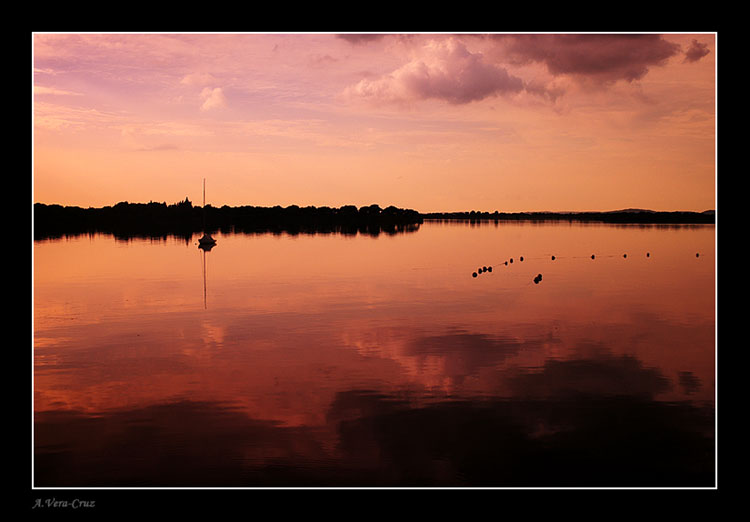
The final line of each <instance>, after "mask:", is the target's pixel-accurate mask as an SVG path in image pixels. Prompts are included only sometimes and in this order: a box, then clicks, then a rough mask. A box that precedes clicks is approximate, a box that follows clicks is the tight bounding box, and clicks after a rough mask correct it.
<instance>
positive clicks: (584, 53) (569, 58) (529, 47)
mask: <svg viewBox="0 0 750 522" xmlns="http://www.w3.org/2000/svg"><path fill="white" fill-rule="evenodd" d="M494 38H495V39H496V40H497V41H498V42H500V43H502V44H503V45H504V47H505V51H506V53H507V56H508V58H509V59H511V60H513V61H515V62H516V63H518V64H525V63H531V62H540V63H543V64H545V65H546V67H547V69H548V71H549V72H550V73H551V74H553V75H555V76H557V75H571V76H574V77H578V78H586V79H591V80H594V81H600V82H605V83H607V82H615V81H617V80H626V81H629V82H632V81H634V80H639V79H641V78H643V77H644V76H645V75H646V74H647V73H648V71H649V68H651V67H654V66H661V65H664V64H665V63H666V61H667V60H668V59H669V58H671V57H672V56H675V55H676V54H678V53H679V51H680V46H679V45H678V44H675V43H672V42H668V41H666V40H664V39H663V38H662V37H661V36H660V35H654V34H542V35H533V34H528V35H497V36H495V37H494Z"/></svg>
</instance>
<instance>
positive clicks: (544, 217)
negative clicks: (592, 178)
mask: <svg viewBox="0 0 750 522" xmlns="http://www.w3.org/2000/svg"><path fill="white" fill-rule="evenodd" d="M421 215H422V217H423V218H424V219H428V220H429V219H456V220H469V221H471V220H475V221H488V220H489V221H589V222H604V223H623V224H624V223H642V224H659V223H664V224H711V223H715V222H716V218H715V212H714V211H713V210H707V211H705V212H681V211H677V212H664V211H656V210H646V209H637V208H629V209H623V210H612V211H605V212H498V211H495V212H476V211H473V210H472V211H470V212H430V213H423V214H421Z"/></svg>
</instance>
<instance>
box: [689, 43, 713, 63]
mask: <svg viewBox="0 0 750 522" xmlns="http://www.w3.org/2000/svg"><path fill="white" fill-rule="evenodd" d="M709 52H710V51H709V50H708V44H704V43H700V42H699V41H698V40H693V42H692V43H691V44H690V47H689V48H688V50H687V51H685V61H686V62H697V61H698V60H700V59H701V58H703V57H704V56H706V55H707V54H708V53H709Z"/></svg>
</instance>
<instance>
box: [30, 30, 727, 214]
mask: <svg viewBox="0 0 750 522" xmlns="http://www.w3.org/2000/svg"><path fill="white" fill-rule="evenodd" d="M32 46H33V47H32V49H33V50H32V62H33V63H32V67H33V72H32V84H33V98H32V99H33V103H32V118H33V145H34V147H33V172H32V175H33V189H34V194H33V201H35V202H42V203H48V204H52V203H57V204H62V205H76V206H81V207H89V206H92V207H101V206H106V205H114V204H115V203H117V202H120V201H129V202H143V203H145V202H149V201H157V202H166V203H176V202H178V201H180V200H184V199H185V197H188V198H189V199H190V200H191V201H193V202H194V203H196V204H201V198H202V182H203V178H206V184H207V202H208V203H210V204H212V205H214V206H221V205H230V206H240V205H257V206H274V205H281V206H288V205H292V204H296V205H300V206H307V205H314V206H332V207H338V206H341V205H346V204H353V205H357V206H362V205H369V204H373V203H377V204H379V205H380V206H381V207H386V206H388V205H395V206H398V207H402V208H413V209H416V210H419V211H422V212H432V211H446V212H449V211H460V210H482V211H490V212H491V211H495V210H498V211H501V212H503V211H505V212H516V211H535V210H552V211H566V210H571V211H578V210H616V209H622V208H630V207H636V208H649V209H654V210H693V211H703V210H707V209H713V208H715V206H716V160H715V145H716V128H715V126H716V58H717V51H716V35H715V34H714V33H705V34H681V33H680V34H675V33H670V34H663V35H658V34H645V35H634V34H590V33H589V34H426V33H420V34H385V35H380V34H363V33H356V34H329V33H324V34H318V33H310V34H275V33H269V34H255V33H251V34H232V33H218V34H209V33H198V34H176V33H165V34H138V33H132V34H131V33H126V34H107V33H104V34H99V33H82V34H77V33H59V34H56V33H52V34H48V33H35V34H32Z"/></svg>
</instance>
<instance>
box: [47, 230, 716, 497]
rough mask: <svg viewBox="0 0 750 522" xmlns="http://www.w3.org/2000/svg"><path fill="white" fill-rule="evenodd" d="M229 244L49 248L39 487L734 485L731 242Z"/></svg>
mask: <svg viewBox="0 0 750 522" xmlns="http://www.w3.org/2000/svg"><path fill="white" fill-rule="evenodd" d="M215 237H216V239H217V240H218V245H217V246H216V247H214V248H213V249H212V250H211V251H209V252H204V251H202V250H200V249H198V248H197V246H196V242H197V239H198V236H196V237H194V238H193V239H192V240H190V241H185V240H184V239H177V238H165V239H161V240H144V239H132V240H129V241H123V240H116V239H115V238H113V237H112V236H106V235H95V236H77V237H75V238H68V239H58V240H47V241H38V242H35V244H34V303H33V305H34V306H33V308H34V357H33V360H34V369H33V376H34V383H33V384H34V389H33V398H34V424H33V426H34V485H35V486H37V487H187V486H190V487H261V486H270V487H297V486H301V487H308V486H313V487H338V486H346V487H349V486H353V487H371V486H374V487H402V486H408V487H442V486H448V487H453V486H471V487H570V486H573V487H653V486H664V487H713V486H714V485H715V483H714V479H715V473H714V471H715V459H714V457H715V455H714V450H715V447H714V441H715V433H714V428H715V422H714V415H715V400H714V399H715V387H716V383H715V354H716V336H715V325H716V318H715V310H716V302H715V281H716V273H715V264H716V263H715V228H714V227H713V226H666V227H665V226H612V225H602V224H568V223H562V224H561V223H509V224H505V223H500V224H497V225H496V224H493V223H485V224H481V225H478V224H469V223H441V222H427V223H425V224H423V225H422V226H421V227H420V229H419V230H418V231H416V232H411V233H402V234H396V235H384V234H380V235H378V236H367V235H356V236H347V235H338V234H317V235H297V236H292V235H287V234H280V235H271V234H263V235H242V234H236V235H227V234H225V235H221V234H219V235H216V236H215ZM647 253H648V256H647ZM592 254H594V255H595V258H594V259H592V258H591V256H592ZM624 254H627V257H625V256H624ZM696 254H698V255H696ZM522 256H523V261H521V257H522ZM552 256H555V259H554V260H552ZM511 258H512V259H513V262H510V259H511ZM506 261H507V264H506ZM484 266H491V267H492V271H491V272H490V271H486V272H485V271H482V272H480V273H478V275H477V276H476V277H472V273H473V272H477V271H478V269H481V268H482V267H484ZM539 274H541V276H542V278H541V280H537V282H535V281H534V280H535V278H537V276H538V275H539Z"/></svg>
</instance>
